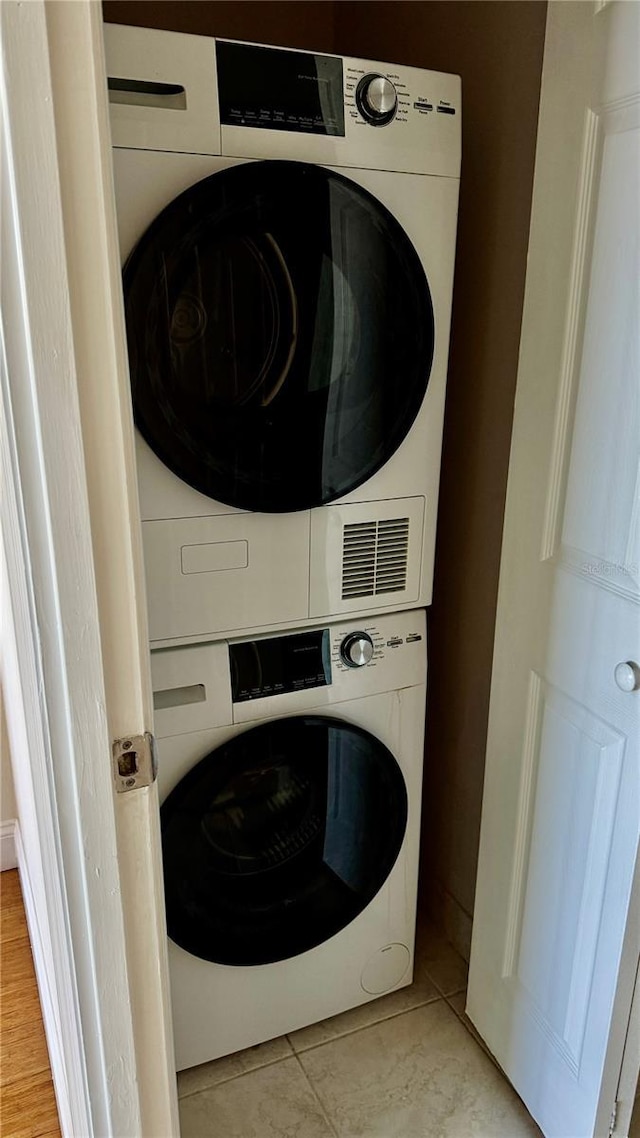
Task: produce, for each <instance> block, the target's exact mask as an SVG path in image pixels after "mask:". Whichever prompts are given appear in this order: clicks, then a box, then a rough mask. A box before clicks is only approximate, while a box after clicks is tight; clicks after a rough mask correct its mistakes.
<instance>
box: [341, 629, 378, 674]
mask: <svg viewBox="0 0 640 1138" xmlns="http://www.w3.org/2000/svg"><path fill="white" fill-rule="evenodd" d="M340 655H341V656H342V659H343V660H344V662H345V664H347V665H348V667H349V668H363V667H364V665H365V664H368V663H369V660H370V659H371V657H372V656H373V640H372V639H371V637H370V636H369V635H368V633H366V632H351V633H349V635H348V636H345V638H344V640H343V641H342V644H341V645H340Z"/></svg>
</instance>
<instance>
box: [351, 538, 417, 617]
mask: <svg viewBox="0 0 640 1138" xmlns="http://www.w3.org/2000/svg"><path fill="white" fill-rule="evenodd" d="M408 554H409V519H408V518H389V519H387V520H385V521H381V522H357V523H356V524H355V525H347V526H345V527H344V532H343V540H342V600H343V601H349V600H352V599H353V598H354V597H374V596H377V595H378V594H379V593H401V592H403V591H404V589H406V587H407V559H408Z"/></svg>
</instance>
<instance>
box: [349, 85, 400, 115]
mask: <svg viewBox="0 0 640 1138" xmlns="http://www.w3.org/2000/svg"><path fill="white" fill-rule="evenodd" d="M356 104H357V107H358V110H359V111H360V114H361V115H362V117H363V119H366V120H367V122H368V123H371V125H372V126H386V125H387V123H389V122H391V120H392V118H394V116H395V113H396V111H397V109H398V92H397V91H396V89H395V87H394V85H393V83H392V82H391V80H390V79H386V78H385V76H384V75H365V76H364V78H363V79H361V80H360V82H359V83H358V86H357V87H356Z"/></svg>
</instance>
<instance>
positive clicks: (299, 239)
mask: <svg viewBox="0 0 640 1138" xmlns="http://www.w3.org/2000/svg"><path fill="white" fill-rule="evenodd" d="M124 289H125V304H126V315H127V330H128V340H129V356H130V365H131V380H132V387H133V400H134V410H135V417H136V422H137V425H138V427H139V429H140V431H141V432H142V434H143V435H144V437H145V439H146V440H147V442H148V443H149V445H150V446H151V447H152V448H153V450H154V451H155V452H156V454H157V455H158V456H159V458H160V459H161V460H162V461H163V462H164V463H165V465H166V466H168V467H169V468H170V469H171V470H172V471H173V472H174V473H175V474H177V475H178V476H179V477H180V478H182V479H183V480H184V481H185V482H187V483H189V485H191V486H193V487H195V489H197V490H199V491H201V492H202V493H204V494H207V495H208V496H209V497H211V498H213V499H215V500H216V501H219V502H224V503H227V504H228V505H231V506H236V507H240V508H243V509H249V510H261V511H272V512H278V511H289V510H299V509H306V508H309V507H312V506H318V505H321V504H322V503H324V502H329V501H331V500H332V499H334V498H338V497H341V496H343V495H344V494H347V493H348V492H349V491H351V490H353V489H355V487H357V486H359V485H360V484H361V483H363V482H365V481H366V480H367V479H368V478H370V477H371V475H372V474H374V473H375V472H376V471H377V470H378V469H379V468H380V467H381V466H382V465H383V464H384V463H385V462H386V461H387V459H388V458H389V457H390V456H391V455H392V454H393V453H394V451H395V450H396V449H397V448H398V446H399V445H400V443H401V442H402V440H403V439H404V438H405V436H406V434H407V432H408V431H409V428H410V427H411V425H412V423H413V421H414V419H415V417H416V415H417V413H418V410H419V409H420V405H421V403H422V400H423V398H424V395H425V391H426V388H427V384H428V382H429V374H430V370H431V364H432V359H433V349H434V319H433V307H432V302H431V295H430V292H429V287H428V284H427V280H426V277H425V274H424V271H423V268H422V265H421V263H420V260H419V258H418V256H417V254H416V252H415V250H414V248H413V246H412V244H411V242H410V240H409V238H408V237H407V235H406V233H405V232H404V230H403V229H402V227H401V226H400V225H399V223H398V222H397V221H396V220H395V218H394V217H393V216H392V214H391V213H390V212H389V211H388V210H387V209H386V208H385V207H384V206H383V205H382V204H381V203H380V202H378V201H377V200H376V198H374V197H373V196H372V195H371V194H370V193H369V192H368V191H366V190H364V189H363V188H362V187H360V186H358V185H356V184H355V183H353V182H351V181H349V180H348V179H347V178H344V177H342V176H341V175H340V174H337V173H335V172H333V171H329V170H325V169H323V168H321V167H318V166H311V165H307V164H305V163H300V162H279V161H278V162H276V161H273V162H246V163H241V164H239V165H237V166H233V167H230V168H228V169H226V170H223V171H220V172H219V173H216V174H213V175H211V176H210V177H208V178H205V179H204V180H203V181H201V182H198V183H197V184H196V185H194V186H192V187H190V188H189V189H188V190H186V191H185V192H184V193H183V194H181V195H180V196H179V197H178V198H176V199H175V201H173V202H172V203H170V205H169V206H167V207H166V208H165V209H164V210H163V211H162V213H161V214H160V215H159V216H158V217H157V218H156V220H155V221H154V222H153V223H152V225H151V226H150V227H149V229H148V230H147V232H146V233H145V234H144V236H143V237H142V238H141V240H140V241H139V243H138V245H137V246H136V248H135V249H134V250H133V252H132V254H131V255H130V257H129V259H128V261H127V264H126V265H125V270H124Z"/></svg>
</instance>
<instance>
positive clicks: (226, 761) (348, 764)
mask: <svg viewBox="0 0 640 1138" xmlns="http://www.w3.org/2000/svg"><path fill="white" fill-rule="evenodd" d="M161 822H162V846H163V861H164V880H165V897H166V906H167V927H168V931H169V936H170V937H171V939H172V940H174V941H175V942H176V944H178V945H180V946H181V947H182V948H184V949H186V950H187V952H190V953H192V954H193V955H194V956H198V957H201V958H202V959H204V960H211V961H215V962H216V963H219V964H237V965H249V964H268V963H271V962H273V961H276V960H286V959H287V958H289V957H291V956H296V955H298V954H299V953H301V952H305V951H306V950H307V949H310V948H313V947H315V946H316V945H318V944H322V943H323V942H324V941H326V940H328V939H329V937H332V936H334V935H335V933H337V932H339V931H340V929H342V928H344V927H345V926H346V925H348V924H350V922H351V921H353V920H354V919H355V917H357V916H358V914H359V913H360V912H362V910H363V909H364V908H365V907H366V906H367V905H368V904H369V902H370V901H371V900H372V899H373V897H374V896H375V895H376V893H377V892H378V891H379V889H380V888H381V887H382V885H383V884H384V882H385V881H386V879H387V877H388V876H389V873H390V872H391V869H392V868H393V865H394V863H395V861H396V858H397V856H398V853H399V850H400V847H401V845H402V841H403V838H404V833H405V829H406V824H407V794H406V788H405V783H404V778H403V776H402V772H401V771H400V768H399V766H398V764H397V762H396V760H395V759H394V757H393V755H392V754H391V752H390V751H389V750H388V749H387V748H386V747H385V746H384V745H383V744H382V743H381V742H380V741H379V740H378V739H376V738H374V736H372V735H370V734H369V733H368V732H366V731H364V730H362V729H361V728H359V727H355V726H353V725H352V724H348V723H345V722H343V721H341V720H338V719H333V718H328V717H316V716H301V717H296V718H291V719H280V720H276V721H274V722H271V723H263V724H260V725H259V726H258V727H254V728H251V729H250V730H249V731H246V732H244V733H243V734H241V735H237V736H235V737H234V738H233V739H232V740H231V741H230V742H228V743H225V744H224V745H223V746H221V747H219V748H217V749H216V750H215V751H212V752H211V753H210V754H208V755H207V756H206V757H205V758H204V759H202V760H201V762H199V763H198V764H197V766H195V767H194V768H193V769H192V770H191V771H190V772H189V773H188V774H187V775H186V777H185V778H184V779H183V780H182V781H181V782H180V783H178V785H177V786H176V787H175V788H174V790H173V791H172V792H171V794H170V795H169V796H168V798H167V799H166V800H165V802H164V804H163V806H162V810H161Z"/></svg>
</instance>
